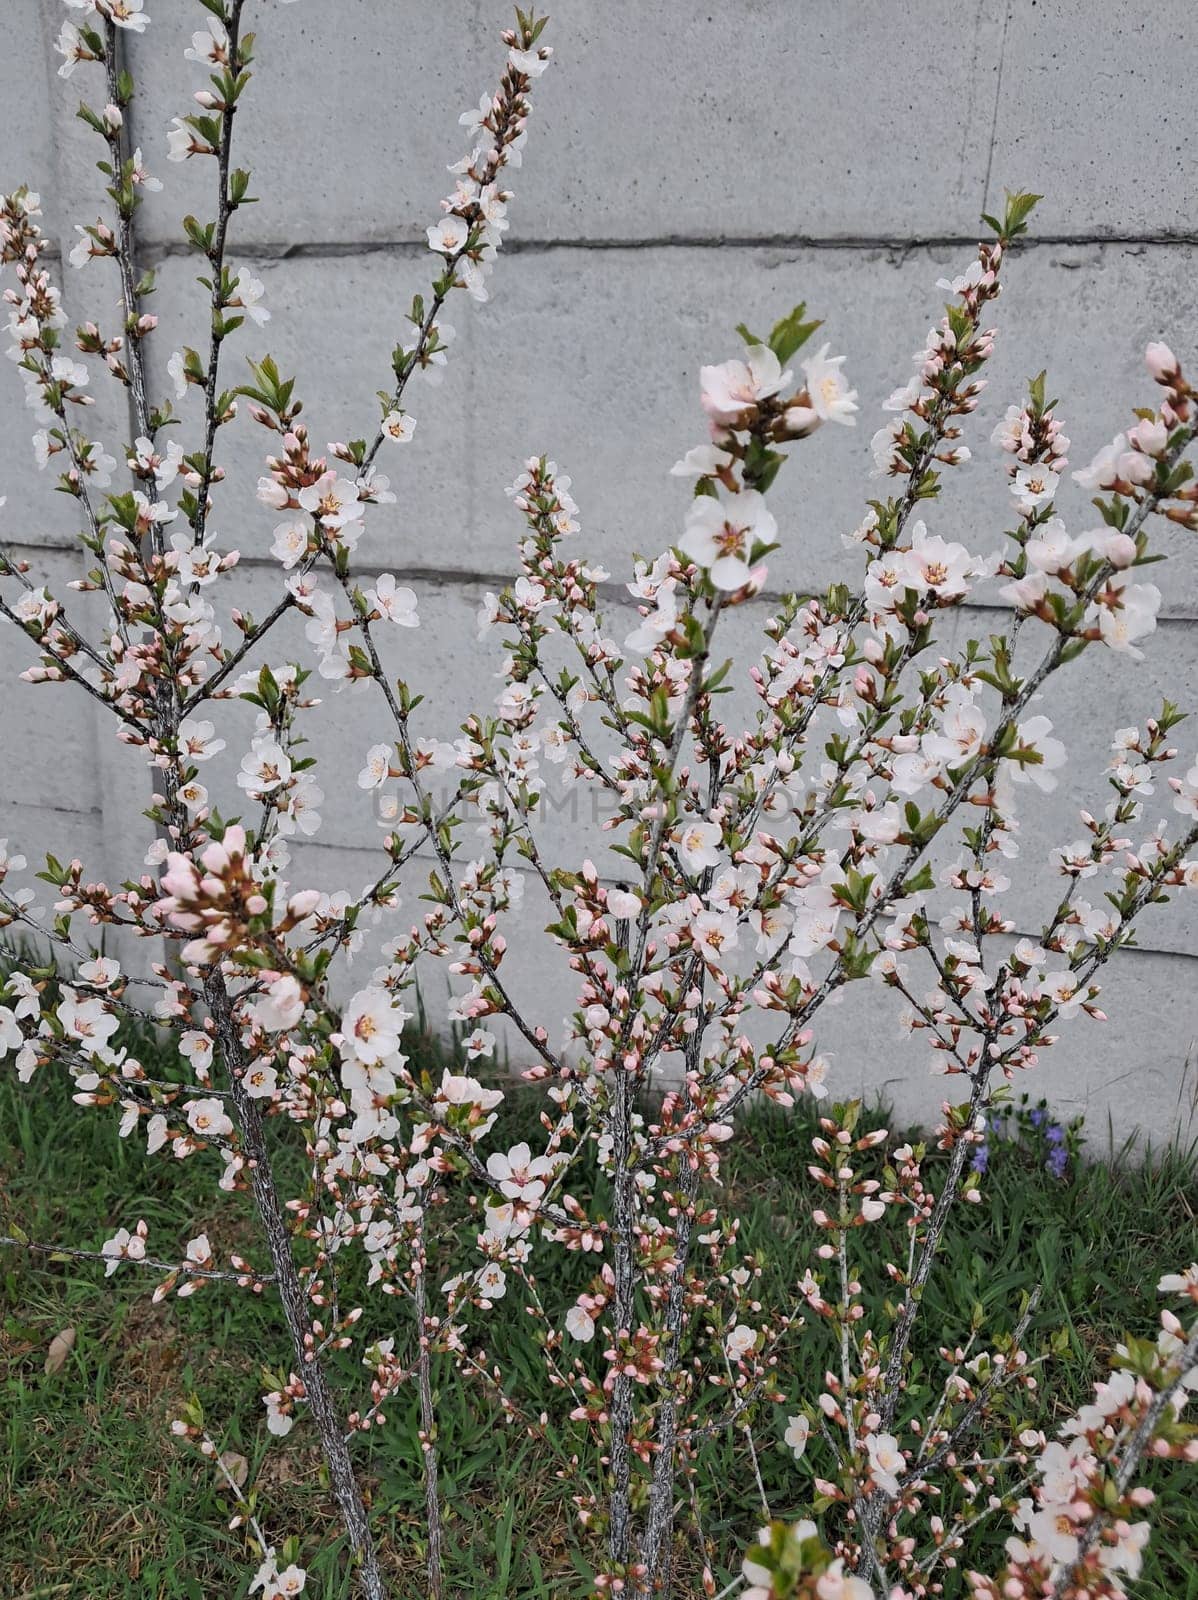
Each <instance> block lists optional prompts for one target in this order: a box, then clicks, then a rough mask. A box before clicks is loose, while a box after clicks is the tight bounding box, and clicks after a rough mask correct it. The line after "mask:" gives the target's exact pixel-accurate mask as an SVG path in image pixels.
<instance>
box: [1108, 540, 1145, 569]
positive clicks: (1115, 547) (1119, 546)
mask: <svg viewBox="0 0 1198 1600" xmlns="http://www.w3.org/2000/svg"><path fill="white" fill-rule="evenodd" d="M1102 553H1103V555H1104V556H1105V557H1106V558H1107V560H1108V561H1109V562H1110V563H1111V565H1112V566H1113V567H1130V566H1131V564H1132V562H1133V561H1134V560H1135V559H1136V554H1137V551H1136V541H1135V540H1134V539H1131V538H1129V537H1128V536H1127V534H1125V533H1112V534H1111V536H1110V537H1109V538H1108V539H1107V540H1106V541H1105V542H1104V544H1103V547H1102Z"/></svg>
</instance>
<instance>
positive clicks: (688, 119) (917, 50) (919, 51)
mask: <svg viewBox="0 0 1198 1600" xmlns="http://www.w3.org/2000/svg"><path fill="white" fill-rule="evenodd" d="M163 9H164V10H165V9H166V8H163ZM176 9H180V10H181V14H180V15H178V16H174V15H171V14H169V12H168V14H166V15H164V16H162V17H159V18H156V19H155V23H154V26H153V27H152V28H151V29H150V30H149V31H148V32H147V33H146V35H145V36H144V37H143V38H141V39H137V40H134V41H133V45H132V51H131V56H132V63H133V67H134V70H135V72H136V74H137V78H138V83H139V88H140V90H141V94H142V98H141V100H140V101H139V106H138V113H137V116H138V121H137V126H138V128H139V130H141V131H139V137H140V138H141V139H142V140H143V143H144V144H145V147H146V150H147V152H153V154H154V155H156V156H158V158H159V159H161V155H160V152H161V150H162V148H163V144H164V140H165V131H164V130H165V128H166V126H167V125H168V123H169V122H170V119H171V117H173V116H176V115H179V114H181V113H183V112H184V111H185V110H188V109H190V107H189V106H188V101H189V99H190V96H191V94H192V92H193V91H194V90H195V89H197V88H201V87H204V86H205V85H206V82H207V79H206V77H205V76H204V74H203V72H202V69H201V68H200V67H199V66H198V65H197V64H195V63H194V62H188V61H184V60H183V59H182V53H183V49H184V48H185V46H186V45H187V43H188V42H189V36H190V32H191V30H192V28H193V26H198V23H196V22H195V19H194V15H193V13H191V12H190V11H186V10H182V9H181V8H176ZM918 9H919V13H920V20H919V23H918V25H917V26H912V25H911V17H910V14H909V13H903V14H901V15H900V13H898V12H893V13H891V12H888V11H886V10H884V9H883V10H880V9H879V8H877V7H875V6H870V5H869V4H867V3H866V0H853V3H851V4H847V5H841V6H839V7H830V8H820V11H819V13H818V14H817V13H815V12H812V11H810V10H807V11H804V12H799V11H798V10H796V8H795V7H794V6H793V5H791V4H788V3H787V0H752V3H751V4H748V5H746V4H745V3H744V0H709V3H708V4H705V5H704V6H702V7H701V8H699V9H697V10H690V11H687V12H685V13H684V12H681V11H679V9H678V8H677V6H675V5H671V4H670V3H669V0H652V3H649V4H643V3H642V4H633V3H632V0H615V3H611V0H608V3H606V4H601V3H599V0H564V3H562V4H560V5H557V6H555V8H554V11H553V16H552V22H551V27H550V31H549V33H548V34H547V35H546V39H547V40H552V43H553V46H554V49H555V51H556V59H555V60H554V63H553V66H552V67H551V69H550V71H549V72H548V73H547V74H546V76H545V77H544V78H542V79H541V80H540V81H538V82H537V83H536V84H535V86H534V91H533V117H532V133H531V137H530V141H529V148H528V154H527V161H526V163H525V166H524V168H523V169H522V170H520V171H517V172H515V173H514V174H513V176H512V182H511V185H510V187H511V188H512V189H513V190H514V191H515V193H516V195H517V201H516V206H515V208H514V212H513V228H514V229H515V230H518V233H519V236H520V237H522V238H530V239H531V238H540V239H543V238H553V239H562V238H583V239H612V238H616V239H662V238H671V237H687V238H695V237H700V238H710V239H715V238H722V237H740V238H745V237H749V238H777V237H796V236H818V237H825V236H828V237H853V236H861V235H871V236H891V235H896V234H898V235H905V234H907V233H915V234H921V235H923V236H925V237H926V236H927V235H928V234H931V233H938V234H943V233H946V232H950V233H959V232H967V231H969V230H970V229H972V228H973V227H974V225H975V221H976V218H977V215H978V213H979V212H980V211H981V209H982V193H983V189H984V183H985V173H986V155H987V150H988V145H989V136H990V122H991V116H992V109H993V97H994V83H995V78H996V75H997V72H998V62H999V44H1000V35H1001V16H1000V8H999V6H998V5H997V3H996V0H985V3H984V4H983V5H982V6H981V7H980V8H979V9H978V12H977V15H976V18H975V19H974V20H973V21H972V22H971V24H970V25H969V26H967V27H963V26H961V23H960V18H959V15H958V12H957V10H956V9H955V8H954V7H953V6H952V5H951V4H949V3H948V0H921V4H920V6H919V8H918ZM509 20H510V12H509V10H508V9H507V8H505V7H504V6H502V5H499V4H495V3H492V0H487V3H485V4H482V5H479V4H475V3H473V0H448V3H446V4H442V5H439V6H435V7H426V8H425V9H424V10H423V11H421V12H420V14H419V17H418V19H417V20H413V15H412V13H411V12H410V11H406V10H404V8H402V7H394V6H386V5H381V4H379V0H342V3H341V4H340V5H339V6H338V13H337V28H336V30H334V31H329V30H327V29H325V28H324V27H323V26H322V25H321V24H320V23H319V22H317V21H316V20H314V19H312V18H310V17H304V16H302V15H300V14H298V13H297V12H295V11H292V10H288V9H286V8H283V7H278V6H271V7H269V8H265V9H263V10H262V11H261V13H260V14H258V15H255V18H254V26H255V30H256V33H257V37H258V41H259V44H258V55H259V66H258V67H257V68H256V77H255V81H254V82H253V84H252V85H251V87H250V89H249V92H248V94H247V96H246V98H245V100H244V102H243V109H242V110H241V111H240V112H239V115H238V119H237V121H238V127H237V152H238V153H237V158H236V159H237V160H238V161H239V163H240V164H241V165H243V166H248V167H250V168H252V169H253V171H254V174H255V180H256V182H255V189H254V192H255V193H257V194H260V195H261V196H262V203H261V204H260V205H258V206H255V207H254V208H252V210H250V211H249V212H247V213H246V214H245V215H243V216H242V217H241V218H239V219H238V234H239V237H240V238H241V239H243V240H251V239H252V240H254V241H256V242H261V241H263V240H267V241H270V242H272V243H276V242H280V241H287V242H292V243H304V242H307V241H308V240H321V241H332V242H334V243H340V242H342V241H345V240H351V239H352V240H370V241H374V240H379V239H390V240H395V239H404V238H419V239H423V234H424V229H425V228H426V227H427V226H428V224H429V223H430V222H433V221H435V220H436V217H437V214H438V213H437V209H436V207H437V202H438V201H439V199H440V198H441V195H442V193H443V192H444V188H443V187H442V185H443V184H444V182H445V180H444V176H443V175H444V171H445V167H446V164H447V163H448V162H451V161H455V160H457V158H458V157H459V155H461V154H463V153H464V150H465V148H466V147H465V144H464V139H463V135H462V131H461V129H459V128H458V126H457V117H458V114H459V113H460V112H461V111H463V110H464V109H466V108H467V107H471V106H473V105H475V104H476V103H477V101H478V98H479V95H480V94H482V93H483V92H484V91H487V92H491V91H492V90H493V88H494V87H495V85H497V83H498V81H499V76H500V74H501V72H502V69H503V62H504V51H503V47H502V45H501V44H500V43H499V38H498V35H499V33H500V31H501V29H502V28H504V27H506V26H507V24H508V22H509ZM932 39H934V40H935V45H934V49H935V54H936V61H937V69H936V70H937V81H938V83H939V84H940V85H941V87H942V90H943V93H944V94H945V96H946V97H947V102H948V103H949V104H951V105H953V106H954V107H961V108H962V116H961V124H960V126H959V127H957V128H954V129H953V130H952V131H951V133H950V134H949V135H948V136H947V137H943V138H941V137H936V138H933V139H929V138H928V136H927V115H928V112H927V106H926V104H925V101H924V98H923V96H922V95H921V93H920V92H919V88H918V86H919V84H920V83H921V82H922V80H923V76H924V74H925V72H926V64H927V55H928V49H929V40H932ZM850 106H851V113H850V111H849V107H850ZM299 108H303V110H302V113H301V112H300V109H299ZM880 150H885V151H886V152H887V159H886V160H885V161H879V160H878V159H877V155H878V152H879V151H880ZM208 165H209V164H208V163H205V162H200V161H192V162H190V163H188V167H187V170H186V171H185V173H184V174H183V176H182V178H177V169H175V168H172V169H171V172H170V176H171V178H172V180H175V181H173V182H172V184H171V193H170V194H169V195H164V196H161V197H158V198H156V199H155V200H154V202H153V207H152V209H151V210H148V211H147V226H148V228H149V233H148V234H147V237H153V238H154V239H155V241H161V240H163V239H164V238H165V239H174V238H175V237H176V236H177V234H178V219H179V218H180V217H182V215H183V214H184V212H185V211H186V210H193V211H196V212H197V215H206V214H207V213H206V212H203V211H198V210H197V207H202V206H204V205H206V204H209V203H210V202H209V201H208V199H207V194H208V192H210V185H211V174H210V173H206V172H205V170H204V169H205V167H206V166H208ZM301 195H302V199H301Z"/></svg>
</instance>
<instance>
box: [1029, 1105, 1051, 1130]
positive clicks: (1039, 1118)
mask: <svg viewBox="0 0 1198 1600" xmlns="http://www.w3.org/2000/svg"><path fill="white" fill-rule="evenodd" d="M1047 1118H1048V1112H1047V1111H1045V1110H1044V1109H1043V1107H1042V1106H1037V1107H1036V1109H1035V1110H1034V1111H1033V1112H1032V1113H1031V1124H1032V1127H1033V1128H1042V1127H1043V1126H1044V1123H1045V1121H1046V1120H1047Z"/></svg>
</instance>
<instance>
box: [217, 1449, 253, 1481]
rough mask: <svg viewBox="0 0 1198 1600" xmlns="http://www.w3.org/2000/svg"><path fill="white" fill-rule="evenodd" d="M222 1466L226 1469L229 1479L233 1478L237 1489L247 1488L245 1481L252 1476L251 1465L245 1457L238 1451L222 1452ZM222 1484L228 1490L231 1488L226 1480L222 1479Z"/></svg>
mask: <svg viewBox="0 0 1198 1600" xmlns="http://www.w3.org/2000/svg"><path fill="white" fill-rule="evenodd" d="M220 1464H221V1466H222V1467H223V1468H224V1469H225V1472H226V1474H227V1475H228V1477H230V1478H232V1480H233V1482H234V1483H235V1484H236V1485H237V1487H238V1488H239V1489H243V1488H244V1487H245V1480H246V1479H247V1478H248V1477H249V1475H250V1464H249V1462H248V1461H247V1460H246V1459H245V1457H244V1456H243V1455H241V1454H240V1452H238V1451H237V1450H222V1451H221V1454H220ZM221 1482H222V1484H223V1485H224V1487H225V1488H226V1489H227V1488H228V1487H229V1486H228V1483H226V1482H225V1479H224V1478H222V1479H221Z"/></svg>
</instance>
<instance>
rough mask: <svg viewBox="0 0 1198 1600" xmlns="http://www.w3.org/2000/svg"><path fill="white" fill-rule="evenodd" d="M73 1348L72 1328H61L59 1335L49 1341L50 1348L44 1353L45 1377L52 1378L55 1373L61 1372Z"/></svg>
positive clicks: (73, 1335) (73, 1331) (73, 1334)
mask: <svg viewBox="0 0 1198 1600" xmlns="http://www.w3.org/2000/svg"><path fill="white" fill-rule="evenodd" d="M74 1348H75V1330H74V1328H63V1330H62V1332H61V1333H56V1334H55V1335H54V1337H53V1339H51V1340H50V1348H49V1350H47V1351H46V1369H45V1370H46V1376H47V1378H52V1377H53V1376H54V1374H55V1373H56V1372H61V1371H62V1369H63V1366H64V1365H65V1363H66V1359H67V1357H68V1356H69V1355H70V1353H71V1351H72V1350H73V1349H74Z"/></svg>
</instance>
